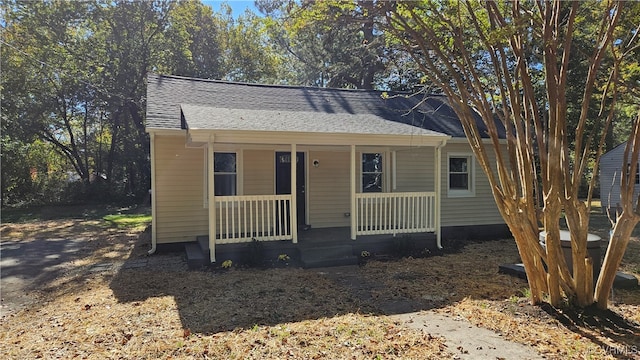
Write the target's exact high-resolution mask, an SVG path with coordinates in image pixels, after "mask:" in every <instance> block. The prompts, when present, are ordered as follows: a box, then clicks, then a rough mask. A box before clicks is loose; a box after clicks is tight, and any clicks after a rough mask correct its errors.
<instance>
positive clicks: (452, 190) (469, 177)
mask: <svg viewBox="0 0 640 360" xmlns="http://www.w3.org/2000/svg"><path fill="white" fill-rule="evenodd" d="M473 195H474V188H473V157H472V156H471V155H449V196H473Z"/></svg>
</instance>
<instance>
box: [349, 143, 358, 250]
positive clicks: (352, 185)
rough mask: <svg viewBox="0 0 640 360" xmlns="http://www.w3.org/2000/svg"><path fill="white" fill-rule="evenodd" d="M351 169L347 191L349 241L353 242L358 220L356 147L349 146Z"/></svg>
mask: <svg viewBox="0 0 640 360" xmlns="http://www.w3.org/2000/svg"><path fill="white" fill-rule="evenodd" d="M350 162H351V169H350V173H351V175H350V176H349V184H350V186H349V189H350V191H351V196H350V198H351V201H350V203H351V216H350V219H351V240H355V239H356V230H357V228H356V227H357V218H358V214H357V213H356V212H357V207H356V146H355V145H351V161H350Z"/></svg>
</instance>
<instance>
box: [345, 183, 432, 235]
mask: <svg viewBox="0 0 640 360" xmlns="http://www.w3.org/2000/svg"><path fill="white" fill-rule="evenodd" d="M356 211H357V214H355V216H356V235H378V234H402V233H417V232H434V231H435V230H436V193H435V192H402V193H360V194H356Z"/></svg>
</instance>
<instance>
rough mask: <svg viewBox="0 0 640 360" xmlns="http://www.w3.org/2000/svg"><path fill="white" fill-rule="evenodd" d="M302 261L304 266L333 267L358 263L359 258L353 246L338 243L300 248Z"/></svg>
mask: <svg viewBox="0 0 640 360" xmlns="http://www.w3.org/2000/svg"><path fill="white" fill-rule="evenodd" d="M300 261H301V263H302V266H303V267H304V268H318V267H331V266H342V265H355V264H358V262H359V258H358V257H357V256H355V255H354V254H353V246H351V245H336V246H325V247H309V248H302V247H301V248H300Z"/></svg>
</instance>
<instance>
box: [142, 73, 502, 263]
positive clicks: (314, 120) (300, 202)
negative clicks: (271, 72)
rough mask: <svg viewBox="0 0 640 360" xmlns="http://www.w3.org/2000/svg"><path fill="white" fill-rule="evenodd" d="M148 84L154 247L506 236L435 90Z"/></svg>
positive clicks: (185, 81)
mask: <svg viewBox="0 0 640 360" xmlns="http://www.w3.org/2000/svg"><path fill="white" fill-rule="evenodd" d="M147 80H148V88H147V115H146V129H147V132H148V133H149V135H150V140H151V172H152V176H151V178H152V198H153V205H152V215H153V220H152V250H151V252H153V251H155V248H156V245H159V244H170V243H183V242H193V241H195V240H196V238H198V237H202V236H203V235H204V236H208V245H209V246H208V248H209V257H210V260H211V261H212V262H213V261H215V260H216V246H218V247H219V246H222V245H224V244H233V243H242V242H250V241H252V239H256V240H259V241H287V242H290V243H293V244H298V243H299V242H302V241H303V239H304V234H305V233H306V231H308V229H310V228H311V229H313V231H322V229H326V230H327V234H328V231H329V230H330V229H336V228H342V229H347V230H348V231H347V232H346V233H348V235H347V236H346V238H345V239H343V240H344V241H345V242H348V241H351V240H357V241H367V237H368V236H371V235H381V234H388V235H390V236H395V235H399V234H410V233H414V234H431V236H432V237H433V240H434V241H435V242H436V243H437V246H438V247H442V245H441V242H442V239H445V240H446V239H448V238H449V237H451V238H453V237H461V236H464V237H470V238H473V237H481V236H483V235H485V236H486V235H489V236H496V237H500V236H508V234H509V231H508V229H507V227H506V225H505V224H504V221H503V220H502V217H501V216H500V213H499V212H498V210H497V207H496V205H495V202H494V200H493V197H492V194H491V190H490V187H489V184H488V181H487V179H486V177H485V176H484V174H483V173H482V170H481V169H480V167H479V166H478V165H477V164H476V161H475V159H474V156H473V154H472V152H471V150H470V147H469V145H468V142H467V141H466V138H465V137H464V132H463V130H462V126H461V124H460V122H459V120H458V118H457V117H456V115H455V113H454V112H453V110H452V109H451V107H449V105H448V104H447V102H446V98H445V97H443V96H440V95H430V96H420V97H418V96H409V95H407V94H396V93H382V92H380V91H368V90H343V89H323V88H312V87H300V86H280V85H258V84H245V83H232V82H224V81H217V80H203V79H195V78H186V77H178V76H163V75H156V74H150V75H149V76H148V79H147ZM478 121H479V123H481V121H480V119H479V120H478ZM481 127H484V125H482V124H481ZM292 189H294V191H292Z"/></svg>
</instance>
